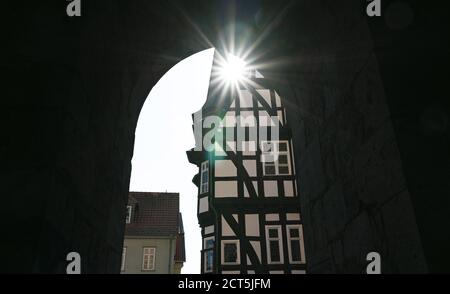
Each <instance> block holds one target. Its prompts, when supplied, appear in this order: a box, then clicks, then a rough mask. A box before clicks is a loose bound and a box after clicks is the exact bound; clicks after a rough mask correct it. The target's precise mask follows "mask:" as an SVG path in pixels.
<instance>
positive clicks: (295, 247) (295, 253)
mask: <svg viewBox="0 0 450 294" xmlns="http://www.w3.org/2000/svg"><path fill="white" fill-rule="evenodd" d="M291 254H292V261H300V241H299V240H291Z"/></svg>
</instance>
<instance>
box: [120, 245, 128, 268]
mask: <svg viewBox="0 0 450 294" xmlns="http://www.w3.org/2000/svg"><path fill="white" fill-rule="evenodd" d="M126 256H127V247H123V249H122V264H121V266H120V271H122V272H123V271H125V260H126Z"/></svg>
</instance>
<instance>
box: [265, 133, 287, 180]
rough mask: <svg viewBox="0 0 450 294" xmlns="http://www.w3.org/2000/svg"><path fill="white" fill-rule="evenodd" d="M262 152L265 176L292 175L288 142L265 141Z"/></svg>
mask: <svg viewBox="0 0 450 294" xmlns="http://www.w3.org/2000/svg"><path fill="white" fill-rule="evenodd" d="M261 151H262V158H261V161H262V163H263V172H264V175H265V176H277V175H290V174H291V164H290V158H289V144H288V141H263V142H261Z"/></svg>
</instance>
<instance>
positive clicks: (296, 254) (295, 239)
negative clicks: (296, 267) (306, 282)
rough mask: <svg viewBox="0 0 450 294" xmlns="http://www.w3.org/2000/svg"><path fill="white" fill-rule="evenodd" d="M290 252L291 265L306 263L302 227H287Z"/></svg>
mask: <svg viewBox="0 0 450 294" xmlns="http://www.w3.org/2000/svg"><path fill="white" fill-rule="evenodd" d="M287 235H288V250H289V262H290V263H305V249H304V246H303V229H302V226H301V225H291V226H287Z"/></svg>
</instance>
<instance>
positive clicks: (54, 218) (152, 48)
mask: <svg viewBox="0 0 450 294" xmlns="http://www.w3.org/2000/svg"><path fill="white" fill-rule="evenodd" d="M59 2H61V1H59ZM59 2H58V3H57V2H56V1H55V2H44V1H34V2H33V3H31V4H28V6H26V7H19V6H20V5H14V4H10V3H8V4H5V7H4V10H5V11H8V12H9V14H8V15H6V16H5V17H3V18H2V19H1V22H2V24H1V26H0V27H1V30H2V38H3V40H4V42H3V44H6V45H5V46H3V48H2V49H1V50H2V52H3V54H2V56H3V57H4V60H3V61H2V62H1V65H2V71H3V73H4V74H3V76H4V77H5V78H4V80H3V81H4V83H5V87H4V88H3V89H2V100H1V107H0V113H1V120H2V123H1V125H2V131H1V133H2V136H3V138H2V145H1V148H2V149H1V156H2V167H1V178H2V180H3V182H4V184H3V191H2V196H3V197H2V201H3V203H2V214H1V215H2V222H1V223H2V227H3V228H4V233H3V234H4V240H7V241H6V242H2V245H1V249H2V250H1V252H2V255H1V260H2V263H1V265H0V271H1V272H64V271H65V266H66V261H65V256H66V254H67V252H70V251H77V252H79V253H80V254H81V255H82V256H83V259H82V268H83V270H82V271H83V272H86V273H117V272H119V268H120V254H121V248H120V247H121V244H122V236H123V226H124V224H123V207H124V206H125V201H126V195H127V192H128V185H129V177H130V160H131V157H132V150H133V142H134V135H133V134H134V129H135V127H136V121H137V118H138V114H139V111H140V108H141V107H142V104H143V102H144V99H145V97H146V96H147V94H148V92H149V91H150V89H151V87H152V85H154V84H155V83H156V81H157V80H158V79H159V78H160V77H161V76H162V74H163V73H164V72H166V71H167V70H168V69H169V68H170V67H171V66H172V65H173V64H175V63H176V61H177V60H181V59H183V58H184V57H186V56H188V55H190V54H191V53H193V52H197V51H200V50H202V49H206V48H209V47H211V46H210V44H206V42H205V40H212V42H213V43H219V42H218V40H217V36H219V35H220V33H221V32H222V33H223V31H224V30H225V28H226V27H225V26H224V25H223V24H224V22H222V20H221V18H220V17H218V15H217V11H218V9H217V7H222V6H220V2H221V1H217V2H214V1H195V2H194V3H192V1H189V5H187V4H186V3H185V2H186V1H151V2H150V1H138V2H136V1H133V2H119V1H96V2H95V3H92V1H84V2H83V9H82V16H81V17H79V18H68V17H66V16H65V5H66V3H65V2H64V1H62V2H61V3H59ZM335 2H336V1H325V2H320V3H319V2H316V1H311V2H305V1H298V2H296V3H293V4H291V6H287V4H288V3H290V2H289V1H276V4H275V3H273V2H272V3H270V2H267V1H260V5H261V11H260V12H259V14H258V15H256V16H257V17H256V20H257V21H256V22H253V19H252V20H250V18H249V15H251V14H249V13H247V14H246V13H241V14H239V13H238V15H241V17H242V19H240V20H242V21H243V22H244V23H245V21H249V22H251V23H253V24H254V25H252V30H253V31H254V33H255V36H256V38H255V41H258V40H259V41H258V42H256V43H257V48H259V49H258V50H256V51H255V54H260V53H261V54H263V53H264V54H263V55H262V56H263V58H264V60H266V61H267V62H268V63H270V64H271V67H269V68H267V69H266V70H265V72H264V74H265V76H266V77H270V78H272V79H273V83H274V85H275V87H276V88H277V89H279V91H280V92H281V94H282V95H283V96H284V97H288V99H289V100H290V102H291V103H292V107H291V111H290V112H289V113H288V116H290V117H291V119H289V121H291V122H294V124H293V126H292V127H293V129H295V130H296V132H295V134H294V140H297V143H296V146H300V147H299V154H302V155H301V156H300V158H296V164H297V166H298V168H299V170H300V173H299V178H301V180H300V181H299V182H300V183H303V186H302V189H303V191H301V193H302V194H303V196H302V197H304V199H306V201H305V203H306V204H305V205H304V206H303V207H302V215H303V218H304V224H305V228H307V230H309V231H310V234H308V233H305V234H306V235H309V236H311V237H310V238H309V240H306V250H307V252H308V256H310V259H309V261H308V264H309V266H311V268H310V270H309V271H310V272H361V271H363V270H364V266H365V261H364V257H365V256H364V255H365V253H366V252H367V251H368V250H376V251H380V253H381V255H382V256H384V258H385V259H386V262H385V263H384V266H385V268H384V269H383V270H384V271H385V272H409V271H412V272H424V271H426V270H427V266H428V267H429V268H430V269H431V270H443V269H444V268H445V264H446V261H445V260H448V258H447V259H445V257H443V256H442V254H439V255H436V253H433V251H434V250H433V248H434V247H433V246H434V245H433V244H437V243H439V244H440V245H439V248H448V246H447V245H448V244H449V239H448V237H447V236H443V235H442V232H440V231H439V230H436V229H435V226H436V223H439V224H441V225H446V224H449V218H448V214H445V212H446V211H447V208H448V207H447V206H445V205H440V204H441V203H448V202H446V200H445V199H443V198H442V197H444V196H445V195H448V185H447V186H446V185H445V184H443V183H444V181H436V179H441V178H442V175H441V172H442V171H445V170H446V168H448V166H449V163H448V158H447V157H446V155H445V154H446V150H448V149H449V148H447V147H448V140H446V139H445V138H447V137H446V136H448V129H447V131H446V132H447V133H446V132H445V130H444V133H442V134H440V135H439V134H438V136H441V137H439V138H442V140H437V139H436V142H437V143H436V144H439V146H440V147H439V148H436V149H435V152H437V153H436V154H437V155H436V156H435V157H433V158H432V160H433V162H435V163H436V164H437V165H438V166H439V169H436V170H430V169H426V168H424V167H427V166H428V165H427V164H425V163H420V162H419V163H418V164H417V163H416V161H415V159H416V158H417V156H421V154H424V153H426V152H422V153H421V152H418V153H416V152H414V154H415V157H411V156H410V154H411V151H412V150H413V149H412V147H411V146H419V147H420V148H421V149H420V150H423V151H427V150H428V149H427V147H426V146H425V145H423V144H421V142H422V140H423V135H422V134H421V133H420V132H415V131H414V132H413V133H411V132H410V130H408V128H405V125H409V124H415V122H416V117H417V116H418V115H417V112H418V109H420V108H421V107H424V106H426V105H427V103H428V102H427V101H425V100H419V99H418V101H420V102H418V103H417V104H414V105H413V106H411V105H409V104H408V107H406V108H404V107H402V106H401V104H400V106H399V105H398V104H396V102H398V100H397V97H399V94H401V88H399V86H396V84H393V83H389V82H388V81H389V79H390V78H391V77H392V76H396V77H403V78H404V80H402V81H408V80H411V79H412V77H413V76H414V74H415V72H406V70H405V69H404V68H405V67H402V66H401V65H402V64H403V65H404V64H409V63H411V62H412V61H414V63H415V65H416V68H417V70H418V71H420V72H421V71H423V72H430V70H429V66H427V61H426V58H424V56H425V57H426V56H430V54H429V52H433V53H434V52H437V55H436V56H440V58H441V59H440V63H439V66H440V67H439V69H441V70H442V71H443V70H444V68H446V65H447V64H448V56H447V57H446V55H444V54H443V53H442V52H448V50H447V49H446V48H448V45H446V44H448V42H447V43H445V44H444V46H443V47H442V46H439V44H438V43H439V42H434V43H433V42H430V47H429V48H424V47H423V46H416V45H417V44H416V43H417V40H416V39H415V36H416V34H418V33H420V32H422V31H433V30H434V29H436V28H445V27H448V26H447V25H442V22H444V21H443V20H444V19H446V18H445V17H443V18H436V19H434V20H433V21H432V22H429V21H428V20H426V19H425V16H424V15H423V14H422V13H418V14H417V15H416V19H417V25H416V26H410V27H406V28H404V30H405V34H404V35H402V36H405V37H404V38H403V39H401V40H402V42H401V44H400V45H398V44H399V43H398V42H399V41H398V40H399V39H397V36H398V35H397V34H396V33H395V32H393V31H391V30H389V29H387V28H385V26H384V24H383V23H382V22H375V21H371V20H368V19H367V18H366V16H365V15H364V14H362V12H361V11H364V10H363V8H364V7H361V3H360V2H361V1H356V0H355V1H348V2H346V3H345V4H341V3H339V4H337V3H335ZM236 3H237V4H236V5H237V7H238V9H237V11H244V12H245V11H247V10H246V9H249V8H248V7H247V8H246V7H244V6H239V5H240V4H239V3H241V2H240V1H236ZM411 3H413V4H412V7H413V8H415V11H416V12H417V11H419V10H417V6H415V5H416V4H414V3H415V2H414V1H411ZM421 5H422V6H424V5H425V4H421ZM422 6H421V7H422ZM286 7H287V8H286ZM426 11H428V12H430V11H431V12H434V13H438V14H440V13H442V12H439V11H438V8H436V7H431V6H430V7H428V8H427V10H426ZM339 15H344V16H345V17H342V18H341V17H339ZM238 17H239V16H238ZM218 20H221V21H218ZM200 32H202V33H203V35H202V34H200ZM443 35H448V34H443ZM258 37H260V38H258ZM442 38H444V37H442ZM386 39H390V40H391V41H392V43H388V42H385V40H386ZM374 44H375V45H374ZM393 44H394V45H393ZM397 45H398V47H395V46H397ZM218 47H220V44H219V46H218ZM261 48H264V50H263V49H261ZM396 48H401V49H402V50H400V49H396ZM428 50H430V51H428ZM446 50H447V51H446ZM405 51H409V52H411V55H403V52H405ZM386 56H387V57H386ZM411 56H412V57H411ZM377 58H378V61H377ZM392 64H394V65H392ZM379 65H380V66H381V68H380V69H379V68H378V66H379ZM397 65H399V66H397ZM447 68H448V67H447ZM433 70H436V69H433ZM395 74H397V75H395ZM442 76H444V75H442ZM412 80H414V79H412ZM438 81H439V80H436V81H435V82H433V83H432V85H433V87H434V88H436V89H441V87H442V85H443V84H444V83H438ZM384 84H385V85H387V87H386V88H384V87H383V86H384ZM403 84H404V83H403ZM414 86H415V87H414V89H418V91H411V90H410V91H408V93H409V95H411V96H412V97H416V98H418V97H417V95H418V94H417V93H427V89H428V87H429V86H428V85H427V84H425V83H424V84H420V83H416V84H415V85H414ZM415 95H416V96H415ZM3 97H5V98H3ZM361 97H363V98H361ZM385 98H386V99H387V101H388V103H386V102H385ZM434 100H435V103H437V104H438V105H447V104H446V103H447V102H445V101H444V99H443V98H442V97H441V98H439V97H437V96H436V97H435V98H434ZM399 110H403V112H401V111H399ZM405 112H406V113H407V114H410V116H402V115H403V114H402V113H405ZM390 114H394V115H397V116H395V117H391V116H390ZM445 115H448V112H445V113H444V116H445ZM392 121H394V124H392ZM434 138H435V137H434ZM397 140H400V142H401V144H397ZM440 158H444V160H440ZM424 162H425V160H424ZM411 166H412V168H411ZM408 167H410V168H408ZM405 169H406V171H407V172H406V173H404V170H405ZM416 179H421V181H422V182H421V185H415V184H414V183H415V181H416ZM423 187H429V188H427V189H424V188H423ZM427 193H432V195H437V196H436V197H437V200H436V201H434V200H428V199H429V197H428V198H427V197H426V196H427V195H428V194H427ZM442 195H444V196H442ZM428 209H431V210H432V211H435V212H437V213H434V214H433V213H429V211H428ZM422 244H423V249H422ZM439 252H440V251H439Z"/></svg>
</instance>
